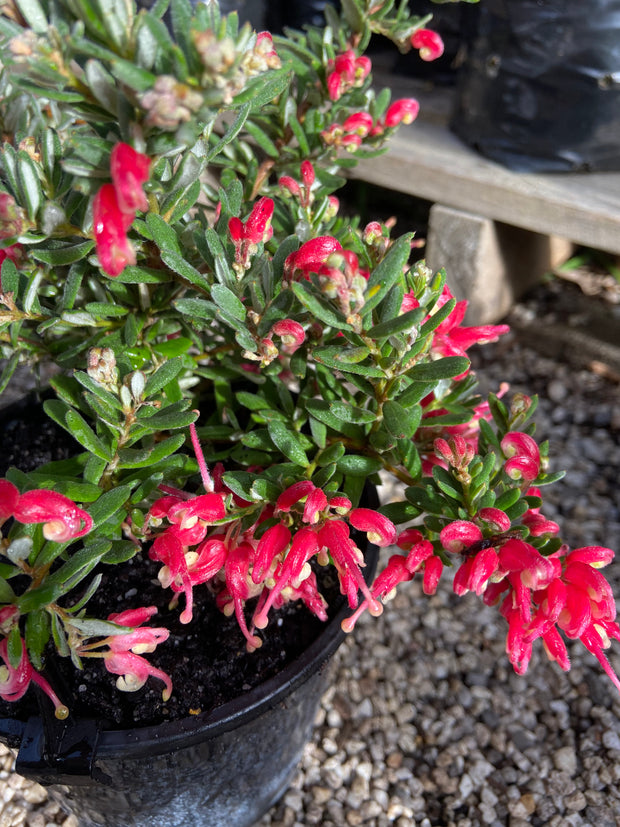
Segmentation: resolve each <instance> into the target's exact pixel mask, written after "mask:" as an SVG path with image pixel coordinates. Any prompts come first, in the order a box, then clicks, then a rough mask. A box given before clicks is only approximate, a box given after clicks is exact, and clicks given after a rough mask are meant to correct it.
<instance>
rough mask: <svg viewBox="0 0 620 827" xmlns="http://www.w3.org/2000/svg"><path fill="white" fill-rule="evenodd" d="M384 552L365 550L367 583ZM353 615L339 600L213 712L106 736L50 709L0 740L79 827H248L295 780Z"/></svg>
mask: <svg viewBox="0 0 620 827" xmlns="http://www.w3.org/2000/svg"><path fill="white" fill-rule="evenodd" d="M371 493H372V495H373V497H372V500H371V504H374V503H375V502H376V494H375V493H374V491H372V492H371ZM378 553H379V552H378V549H377V548H376V547H375V546H369V547H368V549H367V551H366V561H367V565H366V568H365V576H366V579H367V581H368V582H370V580H371V579H372V577H373V576H374V571H375V568H376V563H377V558H378ZM348 612H349V610H348V607H347V606H346V604H345V602H344V599H342V600H341V602H340V607H339V609H338V611H337V612H336V614H335V615H334V617H333V618H332V619H331V620H329V621H328V622H327V623H326V624H325V627H324V628H323V630H322V631H321V632H320V633H319V636H318V637H317V638H316V639H315V640H314V642H313V643H312V644H311V645H310V646H309V647H308V649H307V650H306V651H305V652H304V653H303V654H302V655H300V656H299V657H298V658H297V659H296V660H295V661H293V662H292V663H291V664H289V665H288V666H286V667H285V668H284V669H283V670H282V671H281V672H280V673H279V674H278V675H277V676H276V677H274V678H272V679H270V680H267V681H265V682H264V683H263V684H261V685H259V686H257V687H255V688H254V689H251V690H250V691H248V692H247V693H246V694H244V695H242V696H241V697H238V698H235V699H234V700H231V701H229V702H228V703H225V704H223V705H222V706H220V707H218V708H217V709H215V710H214V711H213V712H211V713H208V714H199V715H195V716H190V717H188V718H184V719H183V720H179V721H174V722H166V723H163V724H161V725H159V726H149V727H144V728H137V729H128V730H108V729H103V728H101V727H100V725H99V723H98V722H97V721H95V720H81V721H75V720H74V721H69V722H60V721H57V720H56V719H54V718H53V717H52V716H51V713H50V712H49V709H50V705H49V704H45V705H44V706H43V705H42V710H44V717H33V718H30V719H29V720H28V721H24V722H22V721H18V720H15V719H0V741H2V742H3V743H5V744H7V745H8V746H9V747H12V748H14V749H18V753H17V759H16V766H15V770H16V772H18V773H19V774H21V775H24V776H26V777H27V778H29V779H32V780H34V781H38V782H39V783H41V784H43V785H45V786H50V791H51V792H52V794H53V796H54V797H55V798H56V799H57V800H58V801H59V802H60V803H61V804H62V805H63V807H65V808H67V809H69V810H70V811H72V812H73V813H74V814H75V815H76V816H77V817H78V819H79V823H80V825H81V827H95V825H96V827H121V826H122V827H181V825H183V827H188V826H189V825H191V827H225V825H234V827H250V825H252V824H254V823H255V821H257V820H258V819H259V818H260V817H261V816H262V815H263V814H264V813H265V812H266V811H267V810H268V809H269V807H270V806H271V805H272V804H273V803H274V802H275V801H276V800H277V799H278V798H279V797H280V796H281V795H282V794H283V793H284V791H285V790H286V789H287V787H288V785H289V783H290V781H291V779H292V776H293V774H294V772H295V768H296V765H297V763H298V761H299V759H300V757H301V753H302V750H303V748H304V745H305V743H306V742H307V740H308V739H309V737H310V734H311V731H312V727H313V722H314V719H315V716H316V713H317V710H318V707H319V703H320V698H321V694H322V692H323V691H324V690H325V689H326V688H327V683H328V672H329V670H328V661H329V658H330V657H331V655H332V654H333V653H334V652H335V651H336V649H337V648H338V646H339V645H340V643H341V642H342V641H343V639H344V633H343V632H342V630H341V628H340V623H341V621H342V619H343V618H344V617H345V616H346V615H347V614H348Z"/></svg>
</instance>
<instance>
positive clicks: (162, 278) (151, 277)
mask: <svg viewBox="0 0 620 827" xmlns="http://www.w3.org/2000/svg"><path fill="white" fill-rule="evenodd" d="M163 257H164V254H163V253H162V259H163ZM188 267H189V265H188ZM171 269H172V270H174V267H172V268H171ZM192 269H193V268H192ZM175 272H176V270H175ZM114 281H115V282H118V283H120V284H163V283H165V282H167V281H172V277H171V275H170V273H168V272H167V271H166V270H154V269H152V268H150V267H132V266H130V267H125V269H124V270H123V272H122V273H119V274H118V276H114ZM201 283H204V280H202V279H201Z"/></svg>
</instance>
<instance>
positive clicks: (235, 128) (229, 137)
mask: <svg viewBox="0 0 620 827" xmlns="http://www.w3.org/2000/svg"><path fill="white" fill-rule="evenodd" d="M251 108H252V107H251V104H249V103H246V104H245V106H242V107H241V109H240V110H239V113H238V115H237V117H236V118H235V120H234V121H233V123H232V124H231V125H230V126H229V127H228V129H227V130H226V132H225V134H224V135H223V137H222V138H220V140H219V141H218V142H217V143H216V144H215V146H214V147H213V148H212V149H210V150H209V152H208V153H207V156H206V158H205V161H206V163H208V164H209V163H211V161H213V160H214V158H216V157H217V156H218V155H219V154H220V152H221V151H222V150H223V149H224V147H225V146H227V145H228V144H229V143H230V142H231V141H233V140H234V139H235V138H236V137H237V135H238V134H239V133H240V132H241V129H242V128H243V125H244V123H245V122H246V120H247V118H248V115H249V114H250V110H251Z"/></svg>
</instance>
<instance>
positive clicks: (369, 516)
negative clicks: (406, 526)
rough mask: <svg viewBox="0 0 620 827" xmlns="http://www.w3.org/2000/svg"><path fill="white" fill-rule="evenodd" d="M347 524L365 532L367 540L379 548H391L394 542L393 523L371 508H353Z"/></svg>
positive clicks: (394, 527)
mask: <svg viewBox="0 0 620 827" xmlns="http://www.w3.org/2000/svg"><path fill="white" fill-rule="evenodd" d="M349 522H350V523H351V525H352V526H353V528H357V529H358V530H359V531H364V532H366V534H367V535H368V540H369V541H370V542H371V543H374V544H375V545H377V546H380V547H381V548H383V547H384V546H391V545H392V544H393V543H394V541H395V540H396V526H395V525H394V523H393V522H392V521H391V520H388V518H387V517H384V516H383V514H379V512H378V511H374V510H373V509H372V508H354V509H353V511H351V514H350V515H349Z"/></svg>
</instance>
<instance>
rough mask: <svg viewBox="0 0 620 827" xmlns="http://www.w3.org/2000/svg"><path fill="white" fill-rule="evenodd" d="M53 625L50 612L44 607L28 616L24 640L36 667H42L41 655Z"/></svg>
mask: <svg viewBox="0 0 620 827" xmlns="http://www.w3.org/2000/svg"><path fill="white" fill-rule="evenodd" d="M50 634H51V626H50V617H49V615H48V613H47V612H46V611H44V610H42V609H38V610H36V611H34V612H30V613H29V614H28V615H27V617H26V633H25V635H24V640H25V643H26V649H27V650H28V654H29V655H30V660H31V661H32V665H33V666H34V668H35V669H41V667H42V665H43V664H42V659H41V655H42V654H43V650H44V649H45V646H46V644H47V641H48V640H49V638H50Z"/></svg>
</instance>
